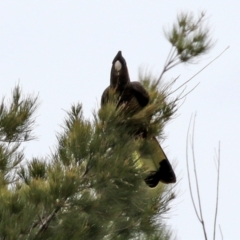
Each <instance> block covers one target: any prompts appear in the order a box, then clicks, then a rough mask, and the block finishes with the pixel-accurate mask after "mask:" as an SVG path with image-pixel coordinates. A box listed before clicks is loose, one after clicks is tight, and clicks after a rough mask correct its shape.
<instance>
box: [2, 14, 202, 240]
mask: <svg viewBox="0 0 240 240" xmlns="http://www.w3.org/2000/svg"><path fill="white" fill-rule="evenodd" d="M184 16H188V15H184ZM180 20H181V19H180ZM186 21H188V20H186ZM178 23H179V21H178ZM198 24H199V23H198ZM177 26H178V28H179V29H180V28H181V25H180V24H178V25H177ZM175 27H176V26H175ZM197 30H198V29H197ZM174 34H175V35H174V37H175V38H176V34H177V31H174ZM183 41H184V38H183ZM194 41H195V40H194ZM170 43H171V44H172V46H173V48H175V50H176V49H177V46H176V44H175V43H174V42H172V41H170ZM174 44H175V45H174ZM202 44H204V43H202ZM181 46H184V44H183V45H181ZM188 46H189V44H188ZM205 49H207V48H205ZM189 52H190V53H191V52H193V53H194V56H193V57H189V55H188V58H189V59H190V60H193V59H194V57H195V55H196V51H195V52H194V51H188V54H190V53H189ZM202 53H204V52H201V54H202ZM179 54H180V55H179ZM171 55H172V57H173V58H174V59H175V60H172V58H171V56H170V57H169V58H168V60H169V61H167V62H166V65H165V66H164V71H163V73H162V74H161V76H160V78H159V79H157V80H153V79H151V78H150V77H149V76H145V77H141V76H140V81H141V83H142V84H143V85H144V87H145V88H146V89H147V91H148V92H149V95H150V103H149V104H148V106H147V107H145V108H144V109H143V110H141V111H140V112H138V113H135V114H133V115H129V116H128V118H126V117H125V115H124V114H123V112H122V110H123V109H122V108H119V109H117V110H116V99H115V96H114V93H113V94H112V95H111V96H110V101H109V103H108V104H106V106H104V107H102V108H101V109H100V110H99V111H98V112H96V113H94V120H93V121H89V120H86V119H85V118H84V116H83V112H82V105H81V104H75V105H73V106H72V107H71V110H70V111H69V112H67V116H66V119H65V121H64V123H63V130H62V132H61V133H59V134H58V135H57V139H58V144H57V146H56V148H55V150H54V152H53V153H52V155H51V156H50V157H48V159H37V158H33V159H32V160H31V161H29V162H28V163H25V164H24V163H21V162H22V160H23V159H24V152H23V150H22V149H20V147H21V143H22V142H25V141H28V140H31V139H33V138H34V136H33V134H32V130H33V124H34V122H35V121H34V113H35V111H36V108H37V105H38V101H37V97H31V96H27V97H22V94H21V91H20V89H19V87H18V86H17V87H16V88H15V89H14V91H13V97H12V100H11V102H10V104H6V103H5V101H4V100H3V101H2V103H1V105H0V187H1V188H0V239H44V240H45V239H106V240H108V239H124V240H125V239H169V238H170V235H171V234H170V232H169V231H168V230H167V228H166V226H165V225H164V219H163V217H164V214H165V213H166V212H167V211H168V210H169V202H171V200H172V199H174V197H175V195H174V193H173V192H172V190H171V189H170V188H169V186H167V185H164V184H159V185H158V187H156V188H154V189H150V188H149V187H148V186H147V185H146V184H145V182H144V180H143V179H144V174H145V171H144V169H143V168H142V167H141V166H140V164H139V161H138V160H139V159H138V157H139V156H138V154H136V153H138V152H139V149H140V148H141V151H143V149H144V147H143V142H142V141H141V140H140V139H135V138H134V137H132V136H130V135H129V134H127V133H128V132H129V128H131V130H133V128H134V127H136V128H139V125H142V124H144V126H147V129H148V131H149V133H151V134H152V135H154V136H159V137H161V138H163V129H164V126H165V124H166V123H167V122H168V121H169V120H170V119H171V118H172V116H173V115H174V113H175V111H176V110H177V102H178V101H179V99H180V96H178V97H177V98H175V99H170V98H169V96H170V91H171V83H170V84H169V85H167V86H166V85H165V86H164V85H163V84H160V83H162V81H161V77H162V75H163V74H164V72H166V71H167V70H168V67H171V66H172V65H171V64H177V63H178V61H176V59H178V60H179V61H182V62H184V61H183V59H182V57H181V56H182V55H181V53H179V51H178V50H176V51H173V52H172V54H171ZM196 56H198V54H197V55H196ZM168 62H169V64H170V65H168V64H167V63H168ZM185 62H187V61H185ZM45 160H47V161H45Z"/></svg>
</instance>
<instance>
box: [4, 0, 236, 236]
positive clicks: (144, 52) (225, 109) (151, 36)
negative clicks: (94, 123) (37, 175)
mask: <svg viewBox="0 0 240 240" xmlns="http://www.w3.org/2000/svg"><path fill="white" fill-rule="evenodd" d="M239 9H240V4H239V2H238V1H236V0H235V1H223V0H220V1H219V0H218V1H216V0H212V1H209V0H208V1H207V0H202V1H190V0H182V1H154V0H152V1H146V0H145V1H140V0H139V1H137V0H132V1H126V0H122V1H103V0H102V1H92V0H88V1H80V0H79V1H74V0H72V1H46V0H42V1H10V0H8V1H3V0H2V1H0V36H1V37H0V82H1V88H0V96H3V95H7V96H9V95H10V92H11V89H12V88H13V87H14V86H15V84H16V83H17V82H18V81H19V79H20V85H21V86H22V88H23V90H24V93H29V92H30V93H32V92H34V93H36V94H37V93H39V96H40V99H41V102H42V104H41V106H40V108H39V110H38V117H37V124H38V127H37V128H36V134H37V135H38V136H39V140H38V141H35V142H32V143H29V144H28V145H26V151H27V156H28V158H31V157H32V156H46V154H48V153H49V152H50V148H53V146H54V144H55V143H56V137H55V134H56V132H57V131H59V130H60V124H61V123H62V122H63V118H64V116H65V112H64V111H63V109H64V110H68V109H69V108H70V106H71V104H72V103H76V102H78V101H79V102H82V103H83V108H84V113H85V116H86V117H91V112H92V111H93V110H94V109H96V108H97V107H98V106H99V102H100V97H101V94H102V92H103V90H104V89H105V87H106V86H107V85H108V84H109V73H110V67H111V61H112V59H113V57H114V56H115V54H116V53H117V51H118V50H122V52H123V56H124V57H125V58H126V60H127V63H128V68H129V72H130V76H131V79H132V80H137V76H138V69H139V67H141V66H144V67H148V69H149V70H150V71H152V72H153V74H155V75H156V76H157V75H158V74H159V73H160V71H161V70H162V67H163V64H164V61H165V59H166V57H167V54H168V51H169V50H170V44H169V43H168V42H167V40H166V39H165V37H164V34H163V27H165V28H166V29H167V28H168V27H171V25H172V23H173V22H174V21H175V19H176V16H177V13H179V12H181V11H192V12H193V13H195V14H196V13H198V12H199V11H201V10H205V11H206V12H207V16H208V22H209V26H210V29H211V34H212V38H213V40H216V45H215V47H214V48H213V49H212V51H210V53H209V54H208V55H206V56H203V58H202V59H201V61H200V62H199V64H195V65H187V66H182V67H178V68H176V69H174V70H173V71H171V72H169V73H168V74H167V76H165V80H166V81H168V80H170V79H171V78H172V77H176V76H178V75H179V74H181V78H180V79H179V81H178V82H177V84H176V86H178V85H180V84H181V83H183V82H184V81H185V80H187V79H188V78H190V77H191V76H192V75H193V74H195V73H196V72H197V71H198V70H200V69H201V68H202V67H203V66H204V65H206V64H207V63H208V62H209V61H211V60H212V59H213V58H214V57H216V56H217V55H218V54H219V53H220V52H222V51H223V50H224V49H225V48H226V47H227V46H228V45H230V49H229V50H228V51H227V52H226V53H225V54H224V55H223V56H222V57H221V58H219V59H218V60H217V61H215V62H214V63H213V64H212V65H211V66H209V67H208V68H207V69H205V70H204V71H203V72H202V73H201V74H199V75H198V76H197V77H196V78H195V79H194V80H193V81H192V82H191V83H190V84H189V85H188V89H191V87H193V86H194V85H195V84H196V83H198V82H200V85H199V86H198V87H197V88H196V89H195V90H194V92H192V93H191V94H190V95H189V96H188V97H187V99H186V101H185V103H184V104H183V105H182V107H181V108H180V109H179V112H178V117H177V118H175V119H174V120H172V122H171V123H169V124H168V126H167V128H166V131H165V133H166V136H167V139H166V140H165V141H164V143H163V146H164V149H165V151H166V153H167V155H168V157H169V159H170V161H175V162H177V167H176V172H177V175H178V177H179V179H180V178H181V180H180V181H179V183H178V186H177V190H178V193H179V195H178V197H177V199H176V200H175V201H174V203H173V209H172V211H171V213H170V214H169V216H170V219H169V221H168V224H169V225H170V226H171V227H172V229H173V230H174V232H175V234H176V236H177V239H182V240H186V239H187V240H188V239H189V240H191V239H194V240H195V239H196V240H198V239H203V233H202V229H201V226H200V224H199V223H198V221H197V218H196V216H195V213H194V210H193V207H192V204H191V201H190V195H189V190H188V185H187V174H186V160H185V155H186V151H185V149H186V134H187V128H188V124H189V120H190V117H191V115H192V114H193V113H195V112H197V119H196V130H195V150H196V157H197V166H198V170H199V171H198V175H199V181H200V190H201V196H202V202H203V215H204V218H205V220H206V225H207V231H208V234H209V239H212V233H213V232H212V230H213V218H214V206H215V193H216V168H215V164H214V156H215V149H216V148H217V145H218V141H219V140H220V141H221V179H220V199H219V217H218V224H221V228H222V232H223V235H224V239H225V240H226V239H232V240H235V239H240V231H239V229H238V226H239V223H240V207H239V202H240V190H239V188H238V182H239V179H238V178H237V176H238V174H239V172H240V159H239V156H240V146H239V144H240V127H239V123H240V113H239V111H240V101H239V100H240V97H239V92H240V81H239V76H240V68H239V66H238V62H239V53H240V44H239V43H240V34H239V24H240V14H239ZM93 86H94V87H93ZM217 239H221V237H220V234H219V231H218V232H217Z"/></svg>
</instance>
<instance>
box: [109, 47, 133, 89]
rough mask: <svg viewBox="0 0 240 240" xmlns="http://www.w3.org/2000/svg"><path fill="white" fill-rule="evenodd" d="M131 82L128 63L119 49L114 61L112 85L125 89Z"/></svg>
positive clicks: (111, 77)
mask: <svg viewBox="0 0 240 240" xmlns="http://www.w3.org/2000/svg"><path fill="white" fill-rule="evenodd" d="M128 82H130V79H129V75H128V68H127V63H126V61H125V59H124V57H123V56H122V52H121V51H119V52H118V53H117V55H116V56H115V57H114V59H113V61H112V68H111V75H110V85H111V86H112V87H114V88H119V89H123V88H124V87H125V85H126V84H127V83H128Z"/></svg>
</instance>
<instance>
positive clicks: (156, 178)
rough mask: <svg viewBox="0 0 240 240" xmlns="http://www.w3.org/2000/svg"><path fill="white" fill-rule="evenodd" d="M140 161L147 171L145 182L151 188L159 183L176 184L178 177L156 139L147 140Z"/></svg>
mask: <svg viewBox="0 0 240 240" xmlns="http://www.w3.org/2000/svg"><path fill="white" fill-rule="evenodd" d="M144 145H145V147H144V150H143V151H142V152H141V153H140V161H141V162H142V164H143V166H144V167H145V168H146V170H147V177H146V178H145V182H146V183H147V185H148V186H149V187H156V186H157V184H158V182H163V183H175V182H176V176H175V173H174V171H173V168H172V166H171V164H170V162H169V161H168V159H167V156H166V154H165V153H164V151H163V149H162V148H161V146H160V144H159V142H158V140H157V139H156V138H155V137H152V138H151V139H145V143H144Z"/></svg>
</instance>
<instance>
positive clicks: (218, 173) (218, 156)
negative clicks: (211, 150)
mask: <svg viewBox="0 0 240 240" xmlns="http://www.w3.org/2000/svg"><path fill="white" fill-rule="evenodd" d="M217 163H218V164H217V195H216V209H215V218H214V227H213V240H215V237H216V224H217V213H218V196H219V176H220V142H219V144H218V155H217Z"/></svg>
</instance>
